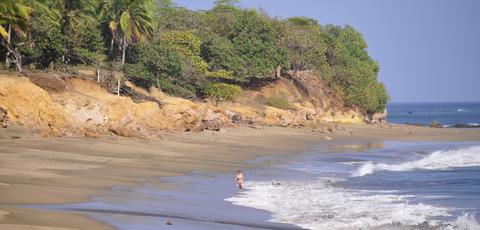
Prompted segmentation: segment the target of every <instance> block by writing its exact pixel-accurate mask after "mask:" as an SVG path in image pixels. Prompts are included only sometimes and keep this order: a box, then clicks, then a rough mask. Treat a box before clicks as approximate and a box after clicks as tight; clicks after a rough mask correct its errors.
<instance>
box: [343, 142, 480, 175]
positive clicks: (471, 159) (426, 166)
mask: <svg viewBox="0 0 480 230" xmlns="http://www.w3.org/2000/svg"><path fill="white" fill-rule="evenodd" d="M472 166H480V146H473V147H469V148H463V149H457V150H441V151H435V152H433V153H431V154H430V155H428V156H427V157H425V158H422V159H419V160H415V161H409V162H405V163H401V164H384V163H377V164H374V163H372V162H367V163H365V164H363V165H362V166H360V167H359V168H358V170H357V171H356V172H354V173H353V175H352V176H354V177H360V176H365V175H368V174H372V173H375V172H379V171H396V172H400V171H411V170H448V169H452V168H460V167H472Z"/></svg>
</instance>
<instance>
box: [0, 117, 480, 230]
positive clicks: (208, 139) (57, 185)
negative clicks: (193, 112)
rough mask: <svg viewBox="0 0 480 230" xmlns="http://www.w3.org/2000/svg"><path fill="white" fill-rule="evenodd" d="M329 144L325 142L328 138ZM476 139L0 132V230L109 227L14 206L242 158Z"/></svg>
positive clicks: (214, 167)
mask: <svg viewBox="0 0 480 230" xmlns="http://www.w3.org/2000/svg"><path fill="white" fill-rule="evenodd" d="M330 139H331V140H330ZM347 139H348V140H404V141H462V140H464V141H480V130H478V129H434V128H425V127H416V126H401V125H369V126H367V125H341V126H338V127H336V128H334V132H333V133H330V131H329V130H310V129H306V128H303V129H293V128H274V127H262V128H261V129H252V128H246V127H242V128H238V129H228V130H227V131H226V132H210V131H206V132H202V133H176V134H164V135H163V138H162V139H161V140H155V141H143V140H133V139H126V138H117V137H104V138H100V139H92V138H66V137H64V138H48V139H41V138H33V137H28V135H25V134H18V132H13V131H10V130H8V129H0V229H7V230H8V229H34V230H35V229H38V230H43V229H112V228H113V227H111V226H109V225H107V224H104V223H101V222H98V221H94V220H91V219H89V218H88V217H85V216H83V215H80V214H78V213H73V212H72V213H69V212H58V211H45V210H38V209H31V208H24V207H20V205H30V204H63V203H77V202H86V201H88V200H89V198H90V197H91V196H93V195H95V194H99V193H101V192H103V191H108V190H109V189H110V188H111V187H112V186H114V185H137V184H142V183H148V184H152V185H155V186H158V187H160V188H161V187H162V186H167V185H165V184H163V183H162V182H161V181H159V180H158V178H159V177H165V176H178V175H184V174H186V173H189V172H192V171H205V172H230V171H232V172H233V171H234V170H236V169H237V168H244V169H248V168H251V167H254V164H249V163H248V162H246V161H247V160H250V159H254V158H257V157H261V156H268V155H274V156H277V155H278V156H284V155H287V154H295V153H300V152H304V151H307V150H308V149H309V148H310V147H311V146H312V145H313V144H314V143H318V142H320V141H329V142H333V143H334V142H335V141H337V140H347Z"/></svg>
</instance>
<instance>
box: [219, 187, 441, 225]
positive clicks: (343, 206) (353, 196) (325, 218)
mask: <svg viewBox="0 0 480 230" xmlns="http://www.w3.org/2000/svg"><path fill="white" fill-rule="evenodd" d="M246 187H247V188H248V190H247V191H245V192H243V193H240V194H239V195H237V196H235V197H232V198H229V199H226V200H227V201H230V202H232V203H234V204H237V205H243V206H248V207H253V208H257V209H262V210H267V211H270V212H272V213H273V214H272V219H271V221H273V222H281V223H290V224H295V225H298V226H300V227H303V228H307V229H360V228H361V229H365V228H367V229H368V228H376V227H382V226H387V225H392V224H397V223H401V224H402V225H405V226H414V225H418V224H421V223H424V222H426V221H429V220H430V219H431V218H432V217H449V216H450V215H449V214H448V212H447V211H448V210H447V209H446V208H444V207H436V206H432V205H427V204H421V203H418V204H409V203H408V202H407V199H408V198H411V196H408V195H395V194H392V193H391V191H375V192H373V191H368V192H367V191H355V190H349V189H344V188H340V187H336V186H333V185H332V183H331V179H329V178H321V179H319V180H318V181H315V182H293V181H280V182H277V183H271V182H252V181H250V182H247V184H246Z"/></svg>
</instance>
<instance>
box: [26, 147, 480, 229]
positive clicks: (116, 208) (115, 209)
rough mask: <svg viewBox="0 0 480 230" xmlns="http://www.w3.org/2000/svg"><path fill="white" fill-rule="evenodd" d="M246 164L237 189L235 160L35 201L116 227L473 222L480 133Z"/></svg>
mask: <svg viewBox="0 0 480 230" xmlns="http://www.w3.org/2000/svg"><path fill="white" fill-rule="evenodd" d="M247 163H248V164H250V165H252V166H254V167H251V168H246V169H244V170H243V171H244V174H245V177H246V184H245V187H246V190H245V191H238V190H237V189H236V186H235V180H234V176H235V170H234V169H232V172H231V173H209V172H192V173H190V174H188V175H184V176H172V177H162V178H160V181H162V183H163V186H161V187H158V186H157V185H153V184H144V185H142V186H133V187H132V186H116V187H114V188H113V189H112V190H111V191H109V192H106V193H104V194H101V195H97V196H94V197H92V199H91V201H90V202H86V203H79V204H67V205H50V206H45V205H43V206H33V207H36V208H39V207H40V208H46V209H56V210H68V211H77V212H84V213H86V214H87V215H89V216H91V217H92V218H94V219H97V220H100V221H103V222H106V223H108V224H111V225H113V226H115V227H116V228H117V229H119V230H158V229H176V230H190V229H210V230H222V229H229V230H252V229H257V230H261V229H263V230H264V229H272V230H275V229H276V230H282V229H284V230H287V229H290V230H294V229H312V230H317V229H318V230H323V229H341V230H350V229H351V230H358V229H387V230H389V229H395V230H397V229H402V230H403V229H422V230H423V229H426V230H427V229H428V230H431V229H440V230H450V229H452V230H453V229H462V230H478V229H480V224H479V223H480V142H396V141H379V142H368V141H334V142H326V143H321V144H319V145H317V146H316V147H315V148H314V149H312V150H311V151H309V152H306V153H303V154H297V155H293V156H290V157H274V156H272V157H261V158H258V159H255V160H252V161H249V162H247ZM255 165H257V166H255ZM259 165H262V167H259ZM30 207H32V206H30ZM168 222H170V223H172V225H167V224H166V223H168Z"/></svg>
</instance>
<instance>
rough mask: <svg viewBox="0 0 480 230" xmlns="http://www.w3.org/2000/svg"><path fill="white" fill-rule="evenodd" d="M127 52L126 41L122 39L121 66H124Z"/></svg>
mask: <svg viewBox="0 0 480 230" xmlns="http://www.w3.org/2000/svg"><path fill="white" fill-rule="evenodd" d="M126 52H127V39H125V37H124V38H123V45H122V66H123V65H125V53H126Z"/></svg>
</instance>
